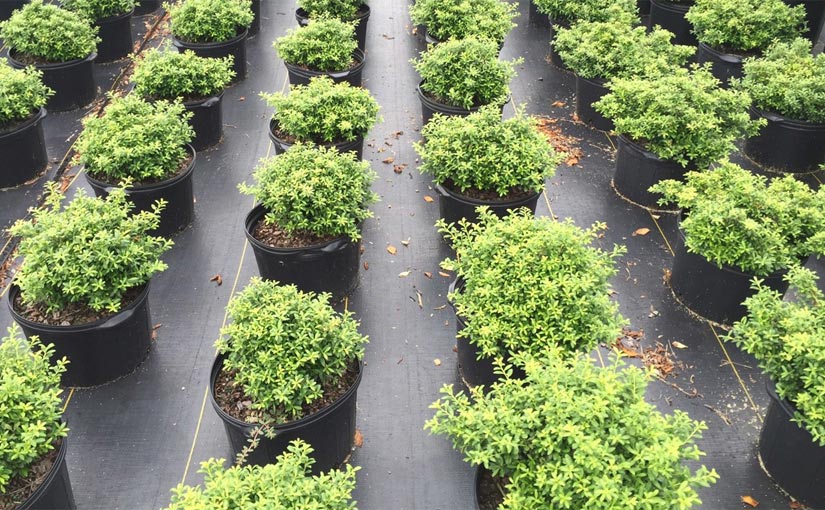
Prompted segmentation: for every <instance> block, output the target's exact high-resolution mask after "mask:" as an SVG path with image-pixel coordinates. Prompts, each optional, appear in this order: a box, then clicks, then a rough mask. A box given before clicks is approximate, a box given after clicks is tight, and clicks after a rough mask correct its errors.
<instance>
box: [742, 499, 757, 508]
mask: <svg viewBox="0 0 825 510" xmlns="http://www.w3.org/2000/svg"><path fill="white" fill-rule="evenodd" d="M742 503H744V504H746V505H748V506H749V507H751V508H756V507H758V506H759V502H758V501H756V500H755V499H753V498H752V497H751V496H742Z"/></svg>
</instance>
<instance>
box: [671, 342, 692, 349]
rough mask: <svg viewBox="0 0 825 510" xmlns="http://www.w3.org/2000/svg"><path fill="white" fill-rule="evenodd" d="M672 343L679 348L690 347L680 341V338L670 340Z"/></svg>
mask: <svg viewBox="0 0 825 510" xmlns="http://www.w3.org/2000/svg"><path fill="white" fill-rule="evenodd" d="M670 345H672V346H673V347H676V348H677V349H687V348H688V346H687V345H685V344H683V343H682V342H680V341H678V340H674V341H672V342H670Z"/></svg>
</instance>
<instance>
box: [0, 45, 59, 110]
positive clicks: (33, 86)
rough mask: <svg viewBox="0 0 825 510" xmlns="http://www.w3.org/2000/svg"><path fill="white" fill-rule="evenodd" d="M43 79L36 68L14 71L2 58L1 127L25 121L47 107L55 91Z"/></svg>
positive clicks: (0, 59)
mask: <svg viewBox="0 0 825 510" xmlns="http://www.w3.org/2000/svg"><path fill="white" fill-rule="evenodd" d="M42 77H43V73H42V72H41V71H38V70H37V69H35V68H34V67H27V68H25V69H13V68H12V67H11V66H9V65H7V61H6V59H5V58H0V126H4V125H8V124H11V123H13V122H18V121H21V120H25V119H27V118H29V117H30V116H31V115H32V114H33V113H35V112H36V111H38V110H39V109H40V108H42V107H43V106H45V105H46V101H47V100H48V99H49V97H50V96H51V95H52V94H54V91H53V90H52V89H50V88H49V87H47V86H45V85H44V84H43V81H42Z"/></svg>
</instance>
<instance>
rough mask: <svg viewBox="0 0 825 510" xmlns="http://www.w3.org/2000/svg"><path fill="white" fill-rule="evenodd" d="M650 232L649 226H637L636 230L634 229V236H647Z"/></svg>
mask: <svg viewBox="0 0 825 510" xmlns="http://www.w3.org/2000/svg"><path fill="white" fill-rule="evenodd" d="M649 233H650V229H649V228H645V227H642V228H637V229H636V230H634V231H633V237H636V236H646V235H648V234H649Z"/></svg>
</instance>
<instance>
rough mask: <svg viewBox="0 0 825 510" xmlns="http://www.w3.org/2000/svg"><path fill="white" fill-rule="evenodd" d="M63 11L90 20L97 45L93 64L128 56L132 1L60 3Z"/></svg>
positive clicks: (76, 0)
mask: <svg viewBox="0 0 825 510" xmlns="http://www.w3.org/2000/svg"><path fill="white" fill-rule="evenodd" d="M61 4H62V6H63V8H65V9H68V10H70V11H74V12H76V13H78V14H80V15H81V16H83V17H85V18H86V19H88V20H90V21H91V22H92V23H94V25H95V26H96V27H97V28H98V35H100V43H98V45H97V58H96V59H95V62H97V63H99V64H102V63H106V62H114V61H115V60H120V59H122V58H124V57H126V56H127V55H128V54H130V53H132V14H133V13H134V11H135V0H62V2H61Z"/></svg>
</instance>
